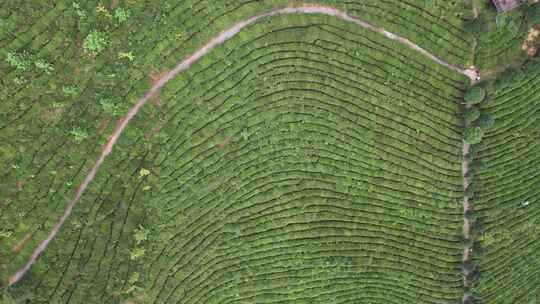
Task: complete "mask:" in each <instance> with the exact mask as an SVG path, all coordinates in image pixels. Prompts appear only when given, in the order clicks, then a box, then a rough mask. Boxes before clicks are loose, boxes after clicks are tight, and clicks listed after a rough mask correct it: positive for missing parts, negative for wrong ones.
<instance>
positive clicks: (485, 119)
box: [477, 113, 495, 130]
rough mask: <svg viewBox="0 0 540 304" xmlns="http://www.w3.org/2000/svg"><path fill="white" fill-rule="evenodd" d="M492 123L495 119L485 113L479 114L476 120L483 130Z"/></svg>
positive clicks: (491, 125)
mask: <svg viewBox="0 0 540 304" xmlns="http://www.w3.org/2000/svg"><path fill="white" fill-rule="evenodd" d="M494 123H495V120H494V119H493V118H492V117H491V115H489V114H487V113H482V114H480V116H479V117H478V121H477V125H478V127H480V128H482V129H484V130H485V129H489V128H491V127H493V124H494Z"/></svg>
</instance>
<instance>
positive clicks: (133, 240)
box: [21, 16, 463, 303]
mask: <svg viewBox="0 0 540 304" xmlns="http://www.w3.org/2000/svg"><path fill="white" fill-rule="evenodd" d="M283 24H288V26H284V25H283ZM263 29H266V30H263ZM291 37H292V38H294V39H292V38H291ZM351 45H354V47H353V49H354V50H355V52H350V49H351ZM330 46H333V47H330ZM344 46H346V47H344ZM351 53H352V54H353V55H352V54H351ZM383 54H385V55H384V56H383ZM323 55H324V56H323ZM415 55H416V54H415V53H414V52H412V51H409V50H408V49H404V48H402V47H401V46H399V45H394V44H392V43H389V42H388V41H386V40H384V39H379V37H378V36H377V35H376V34H372V33H369V32H364V31H359V30H355V29H352V28H350V27H347V25H346V23H342V22H338V21H336V20H334V19H332V18H325V17H316V16H310V17H305V18H304V17H302V18H299V17H298V16H294V17H293V16H290V17H279V18H276V19H275V20H269V21H268V22H265V23H261V24H258V25H255V26H254V27H253V28H250V29H247V30H246V32H245V33H242V34H240V36H238V37H236V38H234V39H233V40H232V41H230V42H228V43H227V44H226V45H225V46H223V47H220V48H218V49H216V51H215V52H213V53H211V54H210V55H209V57H208V58H205V59H203V61H202V62H201V63H200V64H197V65H196V66H194V67H193V70H190V71H189V73H187V74H186V75H181V76H179V77H178V79H176V80H173V82H172V83H171V84H170V85H168V86H167V88H166V90H165V91H164V92H163V93H162V95H161V101H160V102H161V104H162V108H156V107H154V106H152V105H149V106H148V107H146V108H144V110H143V112H142V113H140V114H141V115H142V116H141V117H139V118H137V119H136V120H135V121H133V124H132V125H130V128H128V129H127V130H126V133H124V135H123V137H122V138H121V140H120V142H119V143H118V145H117V147H115V151H114V152H113V154H112V155H111V159H109V160H108V161H107V163H106V164H105V165H104V166H103V167H102V170H101V171H100V173H99V176H98V178H97V180H96V181H95V183H94V184H93V186H92V187H91V189H90V191H89V192H87V193H86V196H85V197H84V198H83V201H81V204H80V205H79V206H80V209H79V210H77V211H76V213H75V214H73V218H72V220H71V222H70V223H69V224H68V225H67V226H66V227H65V229H64V230H63V232H62V233H61V234H60V235H59V237H58V239H57V240H56V241H55V242H54V243H53V244H52V245H51V247H50V248H49V249H48V250H47V251H46V252H45V255H44V256H43V257H42V259H41V260H40V261H39V262H38V265H37V266H38V267H36V269H35V276H34V277H33V278H32V276H31V277H30V278H29V279H28V280H27V281H23V282H21V283H22V285H21V286H22V287H27V288H28V287H31V288H33V289H36V290H37V293H38V294H39V295H42V296H43V297H44V299H47V301H49V302H54V301H66V300H68V299H69V300H70V301H71V302H80V301H82V300H83V299H88V298H95V299H101V301H105V302H110V301H113V300H114V299H115V298H117V297H121V298H125V299H129V298H130V297H136V295H138V294H144V295H145V296H146V297H147V298H148V299H150V301H151V302H155V303H160V302H163V301H165V302H177V301H180V300H182V301H183V302H186V303H217V302H220V303H223V302H226V303H228V302H242V301H244V302H245V301H255V300H257V299H258V300H260V301H263V300H265V301H266V300H268V301H269V300H274V301H278V300H281V301H294V302H295V303H298V302H301V301H310V302H321V303H322V302H325V303H327V302H328V301H330V300H332V301H336V302H347V301H351V300H358V299H365V300H370V301H371V302H373V303H433V302H440V301H454V300H458V299H460V297H461V292H462V291H461V270H460V269H461V268H460V267H461V251H462V245H461V242H460V240H461V224H462V212H461V206H460V205H459V204H458V201H459V199H460V197H461V175H460V149H461V146H460V143H461V134H460V132H459V125H460V120H459V118H457V117H455V116H454V115H452V114H451V113H452V110H454V111H457V102H456V100H457V96H459V95H460V94H461V93H460V92H459V89H460V87H461V83H462V80H463V79H461V77H459V76H456V75H454V74H452V73H451V72H449V71H446V70H444V69H442V68H440V67H437V66H435V65H433V64H431V63H429V62H426V61H425V60H423V59H422V58H418V57H417V56H415ZM405 62H407V63H408V64H405ZM426 74H427V75H429V77H425V75H426ZM351 75H354V77H351ZM420 75H421V76H420ZM410 79H413V80H414V81H409V80H410ZM424 79H429V81H426V80H424ZM405 88H408V89H409V90H405ZM430 88H436V89H438V90H432V89H430ZM434 104H437V106H434ZM436 108H438V109H439V111H436V110H435V109H436ZM156 113H161V114H159V115H158V114H156ZM159 117H161V119H160V120H158V119H157V118H159ZM152 120H154V122H153V125H152V122H151V121H152ZM441 126H444V128H443V127H441ZM154 128H159V130H158V129H156V131H155V132H156V134H155V135H153V136H152V132H150V130H152V129H154ZM141 130H143V131H144V132H141ZM141 133H143V134H141ZM144 135H149V136H151V139H150V141H148V140H145V137H144ZM145 142H146V143H145ZM419 151H422V152H421V153H419ZM119 189H122V190H119ZM139 225H140V226H139ZM137 227H138V228H137ZM145 230H148V232H146V234H145V232H144V231H145ZM321 240H323V241H322V242H321ZM142 250H145V251H142ZM135 274H138V277H137V275H135ZM262 277H265V278H269V279H268V280H267V281H266V283H265V282H263V281H261V278H262ZM329 280H331V282H334V283H333V284H329ZM285 282H288V283H285ZM335 282H339V284H336V283H335ZM132 286H135V288H133V289H131V288H130V287H132ZM359 289H360V290H362V291H363V292H362V293H358V292H354V290H359Z"/></svg>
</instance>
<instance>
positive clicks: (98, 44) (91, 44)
mask: <svg viewBox="0 0 540 304" xmlns="http://www.w3.org/2000/svg"><path fill="white" fill-rule="evenodd" d="M108 44H109V40H108V38H107V35H106V34H105V33H103V32H99V31H96V30H93V31H92V32H90V34H88V36H86V38H85V39H84V42H83V49H84V51H85V53H87V54H89V55H91V56H97V55H99V54H100V53H101V52H103V50H105V48H106V47H107V45H108Z"/></svg>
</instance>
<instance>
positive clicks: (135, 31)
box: [0, 0, 467, 267]
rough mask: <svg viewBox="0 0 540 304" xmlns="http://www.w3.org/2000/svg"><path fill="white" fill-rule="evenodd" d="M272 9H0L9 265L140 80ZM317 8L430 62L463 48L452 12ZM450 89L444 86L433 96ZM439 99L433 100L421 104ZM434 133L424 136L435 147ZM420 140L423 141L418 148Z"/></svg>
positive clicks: (152, 4) (394, 6) (398, 6)
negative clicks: (350, 17)
mask: <svg viewBox="0 0 540 304" xmlns="http://www.w3.org/2000/svg"><path fill="white" fill-rule="evenodd" d="M321 3H322V2H321ZM325 3H326V2H325ZM284 4H288V2H287V3H286V1H264V2H261V1H255V2H254V1H250V2H245V3H244V2H242V3H238V4H235V5H231V4H230V3H229V2H226V1H212V3H210V2H209V1H183V2H181V3H176V2H174V3H171V2H167V1H165V2H156V1H137V2H136V3H133V2H129V3H120V5H119V6H118V7H115V8H112V7H111V3H107V2H98V1H80V2H73V1H64V0H61V1H55V2H54V3H48V2H43V1H24V3H17V2H11V3H6V4H5V6H4V9H3V10H2V12H0V14H2V20H1V21H2V26H3V29H5V31H2V35H3V36H1V37H0V62H1V63H0V74H1V76H2V77H0V82H1V84H2V88H3V90H2V91H0V101H1V106H0V107H1V111H0V140H1V141H2V143H3V144H2V146H1V147H0V152H1V153H0V166H1V170H2V174H3V176H2V179H1V181H0V191H1V192H2V193H7V195H6V197H5V198H4V199H3V201H2V202H0V203H1V204H2V206H5V207H4V210H3V212H2V220H4V221H5V222H7V223H8V224H6V226H5V227H4V230H5V231H6V233H10V234H12V237H10V239H9V242H7V244H8V245H10V246H13V245H14V243H15V242H16V240H20V239H24V237H25V235H28V233H29V232H31V233H32V235H33V237H32V238H31V239H30V241H29V242H28V244H27V245H26V246H25V247H24V250H23V253H24V254H20V255H19V256H18V257H17V262H16V263H13V267H16V266H17V265H20V263H22V261H24V260H25V259H26V257H27V253H28V252H27V251H28V250H30V249H31V248H33V247H35V246H36V244H37V241H38V240H40V239H42V238H43V237H44V234H45V233H46V231H47V230H49V228H50V227H51V226H52V224H53V223H54V221H55V220H56V219H57V218H58V217H59V216H60V214H61V212H62V210H63V206H64V204H65V201H66V198H67V197H69V196H71V195H72V193H73V191H74V188H75V186H76V185H78V184H79V183H80V182H81V179H82V178H83V177H84V175H85V173H86V172H87V168H88V167H89V166H90V165H91V163H92V162H93V160H94V158H95V155H96V154H97V153H99V152H100V147H101V145H102V144H103V143H104V142H105V140H106V139H107V137H108V135H109V134H110V132H111V130H112V129H113V128H114V122H115V120H117V119H118V117H119V116H120V115H121V114H122V113H124V112H125V111H126V109H127V108H128V106H129V105H130V103H132V101H133V100H135V99H136V98H138V97H139V96H140V95H142V94H143V93H144V92H145V91H146V90H147V89H148V87H149V81H148V78H149V74H155V75H151V76H158V75H159V72H160V71H162V70H164V69H166V68H169V67H171V66H172V65H173V64H174V63H176V62H177V61H178V60H179V59H180V58H183V57H185V56H186V54H188V53H189V52H192V51H193V50H195V49H196V48H198V47H199V46H200V45H201V44H203V43H204V42H206V41H207V40H209V39H210V38H211V37H212V36H213V35H215V34H216V33H219V32H220V31H221V30H223V29H224V28H226V27H228V26H231V25H232V24H233V23H235V22H237V21H239V20H243V19H245V18H247V17H249V16H252V15H256V14H259V13H262V12H266V11H268V10H270V9H272V8H275V7H278V6H282V5H284ZM326 4H332V5H336V6H337V7H339V8H342V9H347V10H349V11H350V12H351V14H358V15H359V16H360V17H362V18H366V19H367V20H369V21H371V22H373V23H374V24H376V25H379V26H384V27H386V28H388V30H391V31H394V32H396V33H399V34H402V35H405V36H406V37H409V38H410V39H411V40H413V41H415V40H417V39H418V40H419V41H417V42H418V43H419V44H420V45H422V46H423V47H425V48H426V49H429V50H431V51H433V52H436V53H437V51H438V49H441V48H444V47H445V45H447V44H451V45H452V50H453V52H454V51H455V52H457V53H456V54H455V55H448V56H450V57H445V56H446V55H444V54H445V52H440V54H441V57H443V58H446V59H447V60H450V61H452V62H456V63H460V62H462V61H465V59H464V57H463V56H465V55H464V54H465V53H464V50H465V49H466V44H467V42H466V41H465V40H464V39H463V38H462V37H463V35H461V31H460V30H459V25H460V22H461V21H460V18H459V16H458V15H459V13H460V9H459V6H457V5H456V4H450V3H447V2H445V1H432V2H431V3H430V4H424V3H420V2H418V1H400V2H399V3H395V2H384V1H383V2H381V1H371V2H369V3H368V2H365V1H362V2H355V1H352V2H348V3H347V4H346V5H344V4H342V3H333V2H327V3H326ZM121 9H122V10H124V12H125V11H126V10H127V11H129V12H130V13H129V14H128V15H130V17H128V18H127V20H123V21H122V19H120V18H119V17H117V15H118V13H119V12H120V10H121ZM396 12H399V18H398V17H396V16H395V15H396ZM370 16H371V17H370ZM387 20H388V21H387ZM439 22H440V24H439ZM427 31H433V33H431V32H429V33H428V32H427ZM261 32H264V29H261ZM90 38H92V39H90ZM375 39H378V40H385V39H386V38H383V37H376V38H375ZM101 48H102V49H101ZM99 49H101V51H100V52H99V54H97V53H95V52H97V51H98V50H99ZM347 51H354V52H359V51H361V50H347ZM121 54H124V56H125V57H120V55H121ZM381 54H382V53H381ZM408 54H409V55H408V56H406V57H402V59H401V61H399V62H396V64H397V65H401V64H406V62H407V61H408V57H411V58H415V59H416V60H423V58H422V57H421V55H419V54H417V53H414V52H409V53H408ZM129 55H131V56H132V57H130V56H129ZM380 57H381V58H382V57H383V56H382V55H381V56H380ZM454 57H455V58H454ZM419 73H421V72H420V71H419ZM441 73H446V74H445V75H447V74H450V72H441ZM441 77H442V76H441ZM411 79H412V78H411ZM402 80H403V81H404V82H405V80H404V79H402ZM409 81H410V79H409ZM418 83H419V84H418V85H419V86H422V87H423V88H425V89H426V90H431V89H433V88H434V87H433V86H431V85H430V84H429V83H427V82H426V81H424V80H420V81H418ZM407 86H408V84H406V83H403V84H402V85H401V86H400V87H401V88H406V87H407ZM459 86H460V85H459V84H457V83H453V84H452V85H450V86H448V88H445V89H446V90H450V91H452V90H453V88H455V87H459ZM445 94H446V92H444V91H441V92H439V93H438V94H437V95H436V96H432V98H439V97H438V96H442V95H445ZM452 94H453V95H452V96H455V95H456V94H455V93H452ZM442 109H443V111H442V112H440V111H439V109H436V108H435V107H431V108H429V109H425V110H426V111H429V113H432V115H434V117H448V115H451V113H453V112H452V109H451V107H443V108H442ZM422 110H424V109H422ZM141 129H143V128H141ZM454 130H455V128H454ZM141 132H142V131H141ZM439 133H440V132H439V131H438V130H436V129H434V130H432V134H434V135H436V136H437V138H438V140H439V141H444V140H445V137H444V136H442V135H441V134H439ZM430 136H431V134H430ZM427 141H429V140H428V136H427V135H426V137H425V138H424V139H423V142H427ZM424 148H426V149H428V148H429V147H428V146H427V145H426V146H424ZM37 218H39V219H38V220H36V219H37ZM20 222H24V223H25V224H21V225H19V223H20Z"/></svg>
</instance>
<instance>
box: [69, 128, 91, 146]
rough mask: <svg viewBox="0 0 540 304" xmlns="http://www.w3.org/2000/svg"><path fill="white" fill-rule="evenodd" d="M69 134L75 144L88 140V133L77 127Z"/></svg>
mask: <svg viewBox="0 0 540 304" xmlns="http://www.w3.org/2000/svg"><path fill="white" fill-rule="evenodd" d="M69 134H71V135H72V136H73V139H74V140H75V141H76V142H77V143H80V142H82V141H84V140H85V139H86V138H88V133H87V132H86V131H85V130H83V129H81V128H79V127H76V128H73V129H71V132H69Z"/></svg>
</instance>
